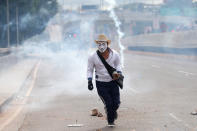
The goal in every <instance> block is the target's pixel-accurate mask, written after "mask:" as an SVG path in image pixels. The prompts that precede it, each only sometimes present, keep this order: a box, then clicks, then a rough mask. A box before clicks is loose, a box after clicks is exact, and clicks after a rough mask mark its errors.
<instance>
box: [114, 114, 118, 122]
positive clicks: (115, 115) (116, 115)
mask: <svg viewBox="0 0 197 131" xmlns="http://www.w3.org/2000/svg"><path fill="white" fill-rule="evenodd" d="M114 119H115V120H117V119H118V113H117V112H115V114H114Z"/></svg>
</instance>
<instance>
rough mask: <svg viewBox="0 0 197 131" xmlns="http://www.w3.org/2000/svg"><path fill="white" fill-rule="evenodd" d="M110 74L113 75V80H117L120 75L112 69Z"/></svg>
mask: <svg viewBox="0 0 197 131" xmlns="http://www.w3.org/2000/svg"><path fill="white" fill-rule="evenodd" d="M112 76H113V80H117V79H118V78H119V77H120V73H118V72H116V71H114V72H113V74H112Z"/></svg>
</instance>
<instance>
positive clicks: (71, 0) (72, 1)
mask: <svg viewBox="0 0 197 131" xmlns="http://www.w3.org/2000/svg"><path fill="white" fill-rule="evenodd" d="M58 1H59V2H60V3H62V4H66V5H69V6H74V5H80V4H100V1H101V0H80V1H79V0H58ZM103 1H106V0H103ZM162 1H163V0H116V2H117V4H126V3H129V2H130V3H131V2H144V3H149V4H151V3H153V4H160V3H162ZM105 3H106V2H104V4H105Z"/></svg>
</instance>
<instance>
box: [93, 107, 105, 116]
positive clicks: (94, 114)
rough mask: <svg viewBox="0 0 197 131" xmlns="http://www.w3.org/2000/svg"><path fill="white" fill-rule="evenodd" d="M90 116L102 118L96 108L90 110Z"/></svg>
mask: <svg viewBox="0 0 197 131" xmlns="http://www.w3.org/2000/svg"><path fill="white" fill-rule="evenodd" d="M91 116H97V117H103V114H102V113H101V112H99V111H98V109H97V108H94V109H92V111H91Z"/></svg>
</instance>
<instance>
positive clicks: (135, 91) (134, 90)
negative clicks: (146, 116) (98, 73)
mask: <svg viewBox="0 0 197 131" xmlns="http://www.w3.org/2000/svg"><path fill="white" fill-rule="evenodd" d="M129 89H130V90H131V91H132V92H133V93H135V94H139V91H137V90H136V89H133V88H129Z"/></svg>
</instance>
